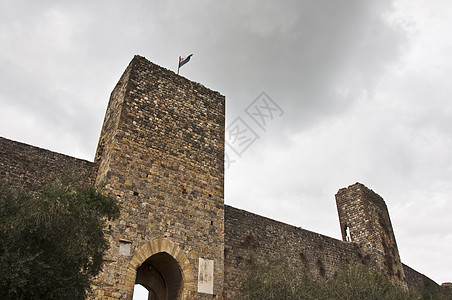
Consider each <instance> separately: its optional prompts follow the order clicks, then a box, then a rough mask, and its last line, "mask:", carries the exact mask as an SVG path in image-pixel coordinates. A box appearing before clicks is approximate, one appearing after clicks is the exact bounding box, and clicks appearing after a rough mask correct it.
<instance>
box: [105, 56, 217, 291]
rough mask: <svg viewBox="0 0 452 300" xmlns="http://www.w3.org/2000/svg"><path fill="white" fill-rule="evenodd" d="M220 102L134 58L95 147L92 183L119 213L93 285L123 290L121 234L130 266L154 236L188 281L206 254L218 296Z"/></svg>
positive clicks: (114, 95) (124, 264)
mask: <svg viewBox="0 0 452 300" xmlns="http://www.w3.org/2000/svg"><path fill="white" fill-rule="evenodd" d="M224 105H225V103H224V97H223V96H221V95H220V94H219V93H217V92H213V91H211V90H209V89H207V88H205V87H204V86H202V85H200V84H197V83H194V82H191V81H189V80H187V79H185V78H183V77H180V76H177V75H176V74H174V73H173V72H171V71H168V70H166V69H163V68H161V67H159V66H156V65H154V64H152V63H150V62H149V61H147V60H146V59H144V58H143V57H139V56H136V57H134V59H133V60H132V62H131V63H130V65H129V67H128V68H127V70H126V71H125V72H124V75H123V76H122V78H121V79H120V81H119V83H118V85H117V86H116V88H115V89H114V90H113V93H112V94H111V98H110V103H109V106H108V109H107V115H106V117H105V121H104V125H103V128H102V133H101V137H100V140H99V146H98V150H97V153H96V163H97V164H98V165H99V170H98V176H97V182H102V181H105V182H106V183H107V188H108V189H110V190H111V191H112V192H113V193H114V194H115V195H118V201H119V203H120V204H121V217H120V218H119V219H118V220H116V221H115V222H112V223H111V224H110V226H111V228H110V236H109V238H110V243H111V248H110V251H109V252H108V255H107V259H108V260H109V261H110V262H111V263H110V264H108V265H106V266H105V268H104V273H103V274H102V275H101V276H99V280H98V285H97V286H96V289H98V290H104V291H105V290H108V291H111V292H121V293H123V294H127V295H128V296H127V297H129V296H130V295H131V293H132V290H130V288H128V287H127V286H125V283H126V282H127V280H126V279H125V275H126V272H127V269H128V266H129V264H130V262H129V261H128V260H127V258H125V257H123V256H119V255H118V254H119V252H118V251H119V250H118V244H119V240H120V239H125V240H130V241H132V243H131V255H135V256H134V258H133V261H132V263H133V264H134V265H140V264H141V263H143V262H144V261H146V259H148V258H149V257H148V256H147V255H148V254H149V253H146V252H144V251H143V252H142V253H137V252H136V251H137V249H139V248H140V247H142V246H143V245H145V244H146V243H147V241H154V242H153V243H151V244H150V245H151V247H152V248H155V249H159V250H160V251H163V252H166V253H169V254H171V255H173V256H174V255H175V254H176V253H177V255H176V256H175V258H176V259H177V258H180V257H182V256H185V257H187V258H188V260H184V261H180V262H179V263H180V267H181V269H182V271H184V270H185V269H186V268H190V269H191V270H192V272H191V273H190V274H192V275H190V276H193V277H194V280H195V281H197V276H198V261H199V259H200V258H203V259H210V260H212V261H214V262H215V263H214V266H215V272H214V287H213V294H214V295H217V296H218V297H221V294H222V290H223V252H224V238H223V227H224V225H223V224H224V221H223V219H224V212H223V203H224V200H223V199H224V197H223V180H224V179H223V153H224ZM182 273H183V272H182ZM110 274H115V280H114V281H113V282H112V281H111V279H110V278H111V276H110ZM188 279H190V278H188ZM184 281H185V279H184ZM193 287H195V286H194V285H184V290H183V291H182V295H184V297H189V295H197V294H198V293H197V290H196V289H193ZM197 297H198V298H200V297H203V295H202V294H199V295H197Z"/></svg>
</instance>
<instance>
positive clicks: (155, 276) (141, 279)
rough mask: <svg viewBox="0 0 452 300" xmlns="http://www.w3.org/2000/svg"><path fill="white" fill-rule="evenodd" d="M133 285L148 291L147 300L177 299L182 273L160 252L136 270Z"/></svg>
mask: <svg viewBox="0 0 452 300" xmlns="http://www.w3.org/2000/svg"><path fill="white" fill-rule="evenodd" d="M135 283H137V284H141V285H142V286H144V287H145V288H146V289H147V290H148V291H149V297H148V300H174V299H179V296H180V292H181V289H182V272H181V269H180V266H179V264H178V262H177V261H176V260H175V259H174V258H173V257H172V256H171V255H169V254H168V253H166V252H160V253H156V254H154V255H152V256H151V257H149V258H148V259H147V260H146V261H145V262H144V263H143V264H141V266H140V267H139V268H138V270H137V277H136V280H135Z"/></svg>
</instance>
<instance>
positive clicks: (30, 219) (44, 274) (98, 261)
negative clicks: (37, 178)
mask: <svg viewBox="0 0 452 300" xmlns="http://www.w3.org/2000/svg"><path fill="white" fill-rule="evenodd" d="M118 215H119V207H118V206H117V204H116V201H115V200H114V199H113V198H111V197H108V196H105V195H104V194H102V193H101V192H100V191H99V190H98V189H96V188H95V187H94V186H92V185H89V184H82V183H80V180H75V179H74V178H64V179H59V180H56V181H55V182H53V183H52V184H50V185H48V186H47V187H45V188H44V189H43V190H42V191H41V192H38V193H35V194H31V193H25V192H23V191H17V190H12V189H11V188H10V187H9V186H7V185H6V184H0V270H1V272H0V298H1V299H84V298H86V296H87V293H88V292H89V288H90V285H91V283H92V280H93V278H94V276H96V275H97V274H98V273H99V272H100V271H101V268H102V257H103V255H104V253H105V251H106V250H107V249H108V244H107V241H106V239H105V237H104V233H103V229H104V228H105V223H106V219H108V218H115V217H117V216H118Z"/></svg>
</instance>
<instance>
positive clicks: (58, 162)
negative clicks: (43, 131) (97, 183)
mask: <svg viewBox="0 0 452 300" xmlns="http://www.w3.org/2000/svg"><path fill="white" fill-rule="evenodd" d="M95 172H96V168H95V164H94V163H92V162H89V161H86V160H82V159H77V158H73V157H69V156H66V155H63V154H60V153H56V152H52V151H49V150H45V149H41V148H38V147H34V146H30V145H27V144H24V143H19V142H15V141H11V140H8V139H5V138H2V137H0V178H1V179H2V180H3V181H6V182H7V183H8V184H9V185H11V186H13V187H17V188H22V189H24V190H27V191H38V190H40V189H42V188H43V187H44V186H45V185H46V184H48V183H50V182H52V181H53V180H54V179H55V178H58V177H60V176H61V175H75V176H80V177H81V178H83V179H86V180H87V182H90V183H94V180H95Z"/></svg>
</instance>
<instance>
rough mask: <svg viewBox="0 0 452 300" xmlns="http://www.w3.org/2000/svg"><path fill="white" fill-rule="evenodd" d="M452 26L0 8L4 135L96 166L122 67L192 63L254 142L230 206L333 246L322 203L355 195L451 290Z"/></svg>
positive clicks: (348, 17) (442, 9) (1, 2)
mask: <svg viewBox="0 0 452 300" xmlns="http://www.w3.org/2000/svg"><path fill="white" fill-rule="evenodd" d="M451 28H452V2H450V1H447V0H430V1H418V0H400V1H390V0H379V1H361V0H354V1H352V0H348V1H347V0H344V1H333V0H329V1H321V0H318V1H308V0H304V1H266V0H265V1H263V0H255V1H221V2H220V1H207V0H205V1H149V0H147V1H144V0H143V1H112V0H108V1H106V0H104V1H91V0H90V1H80V0H79V1H45V0H41V1H22V0H14V1H13V0H0V104H1V106H0V108H1V109H0V136H3V137H6V138H10V139H13V140H17V141H21V142H25V143H28V144H32V145H36V146H39V147H42V148H46V149H50V150H52V151H57V152H61V153H64V154H67V155H71V156H75V157H78V158H83V159H87V160H90V161H92V160H93V157H94V152H95V149H96V146H97V141H98V138H99V134H100V130H101V125H102V121H103V118H104V114H105V110H106V107H107V103H108V99H109V94H110V92H111V91H112V89H113V87H114V86H115V84H116V82H117V81H118V80H119V78H120V76H121V74H122V72H123V71H124V70H125V68H126V67H127V65H128V63H129V62H130V60H131V59H132V57H133V55H135V54H139V55H142V56H145V57H146V58H148V59H149V60H151V61H152V62H154V63H156V64H158V65H160V66H163V67H165V68H168V69H171V70H174V71H176V69H177V60H178V56H179V55H187V54H190V53H193V54H194V55H193V57H192V59H191V61H190V62H189V63H188V64H187V65H185V66H184V67H182V69H181V75H182V76H185V77H187V78H188V79H190V80H193V81H197V82H200V83H202V84H204V85H205V86H207V87H209V88H211V89H213V90H217V91H219V92H220V93H221V94H223V95H225V96H226V101H227V110H226V114H227V116H226V119H227V125H228V126H231V124H232V125H234V124H237V123H235V122H238V121H237V120H239V121H240V122H242V123H241V124H242V126H243V124H245V125H246V126H248V128H250V129H251V130H252V132H254V133H255V136H254V137H258V138H257V139H256V140H253V143H252V144H249V145H248V147H247V148H246V149H244V150H243V149H241V150H243V151H241V150H240V156H238V155H237V154H236V153H235V152H234V151H232V150H231V149H230V148H231V147H228V148H227V153H228V155H229V158H230V159H231V160H230V161H229V162H231V163H230V164H228V165H227V168H226V179H225V181H226V184H225V187H226V189H225V202H226V204H229V205H232V206H235V207H238V208H243V209H246V210H248V211H251V212H254V213H257V214H260V215H264V216H267V217H270V218H273V219H276V220H280V221H283V222H286V223H289V224H292V225H295V226H300V227H303V228H305V229H309V230H312V231H315V232H319V233H322V234H325V235H328V236H331V237H335V238H340V229H339V221H338V217H337V212H336V204H335V198H334V194H335V193H336V192H337V190H338V189H340V188H342V187H346V186H348V185H350V184H353V183H355V182H357V181H358V182H361V183H363V184H365V185H366V186H367V187H369V188H371V189H373V190H374V191H376V192H377V193H378V194H380V195H381V196H382V197H383V198H384V199H385V201H386V203H387V205H388V209H389V213H390V216H391V219H392V224H393V227H394V231H395V235H396V239H397V242H398V246H399V252H400V256H401V258H402V261H403V262H404V263H406V264H408V265H409V266H411V267H413V268H414V269H416V270H418V271H420V272H422V273H424V274H426V275H427V276H429V277H430V278H432V279H433V280H435V281H437V282H438V283H442V282H445V281H452V256H451V255H450V254H451V253H452V216H451V213H452V202H451V199H452V183H451V178H452V153H451V149H452V101H451V99H450V98H451V95H452V84H451V73H452V59H451V57H452V56H451V53H452V38H451ZM262 92H265V94H264V97H266V98H265V99H266V100H265V101H267V104H271V105H272V107H274V108H276V107H277V108H278V110H274V111H273V112H274V114H273V115H272V117H273V119H269V118H267V119H266V124H265V126H264V127H260V126H259V125H258V123H256V122H254V120H253V119H252V118H251V117H250V115H249V114H247V108H248V112H250V109H253V108H254V107H255V106H256V104H259V103H262V102H259V101H263V100H262V97H261V98H258V97H259V96H260V95H261V93H262ZM256 98H257V102H253V101H254V100H255V99H256ZM269 99H271V100H269ZM249 107H250V108H249ZM229 128H232V127H229ZM230 141H231V140H230ZM235 150H237V149H235Z"/></svg>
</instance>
